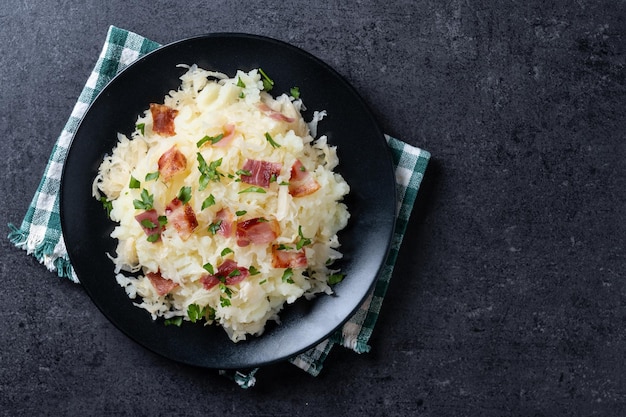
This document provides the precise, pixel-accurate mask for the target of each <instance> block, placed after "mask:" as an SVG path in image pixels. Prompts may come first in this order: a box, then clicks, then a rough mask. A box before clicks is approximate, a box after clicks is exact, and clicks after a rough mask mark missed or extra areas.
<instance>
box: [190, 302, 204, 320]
mask: <svg viewBox="0 0 626 417" xmlns="http://www.w3.org/2000/svg"><path fill="white" fill-rule="evenodd" d="M187 315H188V316H189V321H191V322H192V323H195V322H196V321H198V320H200V319H202V318H203V317H204V316H205V315H206V307H204V308H200V306H199V305H198V304H189V307H187Z"/></svg>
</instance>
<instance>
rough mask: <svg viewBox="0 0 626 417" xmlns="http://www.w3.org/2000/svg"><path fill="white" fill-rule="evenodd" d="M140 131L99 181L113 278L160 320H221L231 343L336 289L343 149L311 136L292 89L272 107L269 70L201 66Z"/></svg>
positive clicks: (104, 167)
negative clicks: (230, 71)
mask: <svg viewBox="0 0 626 417" xmlns="http://www.w3.org/2000/svg"><path fill="white" fill-rule="evenodd" d="M183 67H184V68H186V69H187V71H186V72H185V74H183V75H182V76H181V78H180V79H181V85H180V87H179V88H178V89H177V90H175V91H170V92H169V94H168V95H167V96H165V98H164V100H163V103H150V104H149V108H148V109H146V111H145V112H144V113H143V114H142V115H140V116H139V117H138V119H137V123H136V128H135V130H134V132H133V133H132V134H130V135H128V136H126V135H123V134H118V142H117V144H116V146H115V148H114V149H113V151H112V153H111V154H110V155H106V156H105V157H104V159H103V161H102V163H101V165H100V167H99V170H98V174H97V176H96V178H95V180H94V182H93V195H94V197H95V198H97V199H99V200H101V201H102V202H103V203H104V205H105V207H107V209H108V213H109V216H110V218H111V219H112V220H113V221H114V222H116V223H117V225H116V227H115V228H114V230H113V232H112V233H111V237H113V238H115V239H117V241H118V244H117V248H116V253H115V254H109V256H110V258H111V260H112V261H113V263H114V265H115V271H116V280H117V282H118V283H119V285H121V286H122V287H124V289H125V291H126V293H127V295H128V296H129V298H131V299H133V300H135V305H136V306H137V307H140V308H142V309H145V310H147V311H148V312H149V313H150V314H151V315H152V318H153V319H154V320H156V319H158V318H163V319H165V322H166V324H171V323H174V324H180V323H181V322H182V321H191V322H196V321H203V322H205V323H206V324H213V323H217V324H218V325H221V326H222V327H223V328H224V330H225V331H226V332H227V334H228V336H229V337H230V339H231V340H232V341H234V342H237V341H240V340H244V339H246V337H247V335H260V334H262V333H263V330H264V328H265V325H266V323H267V322H268V321H269V320H273V321H277V322H279V317H278V313H279V312H280V310H281V309H282V308H283V306H284V305H285V304H289V303H293V302H294V301H295V300H297V299H298V298H300V297H305V298H307V299H309V298H312V297H314V296H315V294H319V293H327V294H330V293H331V292H332V290H331V286H332V285H333V284H334V283H336V282H337V281H339V280H340V279H341V278H342V274H341V273H340V271H338V270H336V269H333V262H334V261H335V260H337V259H339V258H341V257H342V254H341V253H340V252H339V250H338V249H339V246H340V245H339V240H338V237H337V233H338V232H339V231H340V230H341V229H343V228H345V227H346V225H347V223H348V219H349V217H350V215H349V212H348V209H347V206H346V205H345V204H344V203H343V198H344V197H345V196H346V195H347V194H348V193H349V190H350V188H349V186H348V184H347V183H346V181H345V180H344V179H343V177H342V176H341V175H340V174H339V173H337V172H334V169H335V168H336V167H337V165H338V164H339V160H338V158H337V153H336V149H335V147H333V146H330V145H329V144H328V143H327V139H326V137H325V136H320V137H318V138H317V139H316V138H315V136H316V135H317V134H316V126H317V123H318V122H319V121H320V120H321V119H322V118H323V117H324V115H325V114H324V112H315V113H314V116H313V120H311V121H310V122H309V123H307V122H305V120H304V119H303V116H302V114H301V110H302V109H303V103H302V100H301V99H300V98H299V91H298V90H297V88H294V89H292V90H291V92H290V94H289V95H287V94H281V95H280V96H278V97H273V96H272V95H271V94H270V93H269V91H270V90H271V88H272V85H273V81H272V80H271V79H270V78H269V77H268V76H267V74H265V73H264V72H263V71H262V70H261V69H253V70H251V71H248V72H244V71H241V70H239V71H237V73H236V74H235V76H234V77H229V76H227V75H225V74H222V73H218V72H212V71H207V70H204V69H202V68H199V67H197V66H196V65H191V66H186V65H185V66H183Z"/></svg>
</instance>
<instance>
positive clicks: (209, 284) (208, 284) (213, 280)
mask: <svg viewBox="0 0 626 417" xmlns="http://www.w3.org/2000/svg"><path fill="white" fill-rule="evenodd" d="M200 282H201V283H202V286H203V287H204V289H205V290H210V289H211V288H213V287H215V286H216V285H217V284H219V283H220V279H219V278H218V277H216V276H215V275H210V274H206V275H203V276H202V277H201V278H200Z"/></svg>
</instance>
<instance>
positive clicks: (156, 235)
mask: <svg viewBox="0 0 626 417" xmlns="http://www.w3.org/2000/svg"><path fill="white" fill-rule="evenodd" d="M160 238H161V234H160V233H152V234H151V235H148V237H147V238H146V240H147V241H148V242H150V243H154V242H156V241H158V240H159V239H160Z"/></svg>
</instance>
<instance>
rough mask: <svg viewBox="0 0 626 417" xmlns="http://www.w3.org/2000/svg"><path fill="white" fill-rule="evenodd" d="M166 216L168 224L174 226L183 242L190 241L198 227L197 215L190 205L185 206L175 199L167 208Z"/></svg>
mask: <svg viewBox="0 0 626 417" xmlns="http://www.w3.org/2000/svg"><path fill="white" fill-rule="evenodd" d="M165 215H166V216H167V224H171V225H172V226H174V229H176V231H177V232H178V235H179V236H180V238H181V239H182V240H187V239H189V236H191V233H193V231H194V229H195V228H196V227H198V220H197V219H196V213H194V211H193V208H191V206H190V205H189V204H183V202H182V201H180V200H179V199H178V198H174V199H173V200H172V201H171V202H170V203H169V204H168V205H167V206H166V207H165Z"/></svg>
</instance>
